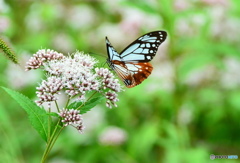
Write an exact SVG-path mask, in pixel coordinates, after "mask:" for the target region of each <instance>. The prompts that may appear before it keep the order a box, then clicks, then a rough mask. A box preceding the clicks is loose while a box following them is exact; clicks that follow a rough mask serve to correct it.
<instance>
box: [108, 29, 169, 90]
mask: <svg viewBox="0 0 240 163" xmlns="http://www.w3.org/2000/svg"><path fill="white" fill-rule="evenodd" d="M166 37H167V33H166V32H165V31H154V32H150V33H147V34H145V35H143V36H141V37H139V38H138V39H137V40H135V41H134V42H132V43H131V44H130V45H129V46H127V47H126V48H125V49H124V50H123V51H122V52H121V53H120V54H118V53H117V52H116V50H115V49H114V48H113V46H112V45H111V43H110V42H109V41H108V39H107V37H106V45H107V52H108V59H107V62H108V64H109V66H110V67H111V68H112V69H113V70H115V72H116V73H117V75H118V76H119V77H120V78H121V79H122V81H123V82H124V84H125V85H126V86H127V87H128V88H131V87H134V86H136V85H138V84H140V83H142V81H143V80H145V79H146V78H147V77H148V76H149V75H150V74H151V72H152V70H153V67H152V65H151V64H150V63H148V62H149V61H151V60H152V59H153V57H154V56H155V55H156V52H157V49H158V47H159V45H160V44H161V43H162V42H164V41H165V39H166Z"/></svg>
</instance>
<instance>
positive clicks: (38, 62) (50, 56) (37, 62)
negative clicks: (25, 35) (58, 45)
mask: <svg viewBox="0 0 240 163" xmlns="http://www.w3.org/2000/svg"><path fill="white" fill-rule="evenodd" d="M62 58H64V55H63V54H62V53H58V52H56V51H53V50H50V49H47V50H46V49H41V50H39V51H38V52H37V53H36V54H33V57H31V58H30V59H29V61H28V62H27V66H26V71H28V70H31V69H38V68H39V67H40V66H42V65H43V63H44V62H45V61H47V60H49V61H50V60H54V59H62Z"/></svg>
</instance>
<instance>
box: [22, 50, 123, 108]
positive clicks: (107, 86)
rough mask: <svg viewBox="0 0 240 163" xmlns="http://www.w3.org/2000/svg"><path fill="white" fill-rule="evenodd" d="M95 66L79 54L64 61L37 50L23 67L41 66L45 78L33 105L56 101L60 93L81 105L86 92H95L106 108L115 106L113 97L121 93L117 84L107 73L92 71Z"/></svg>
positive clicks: (50, 53) (105, 71) (116, 98)
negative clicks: (100, 97)
mask: <svg viewBox="0 0 240 163" xmlns="http://www.w3.org/2000/svg"><path fill="white" fill-rule="evenodd" d="M46 56H48V57H46ZM41 57H42V58H41ZM38 61H39V62H38ZM40 63H41V64H40ZM96 63H97V61H96V60H95V59H94V58H93V57H91V56H89V55H86V54H83V53H82V52H76V53H75V54H74V55H72V56H68V57H64V56H61V54H60V53H57V52H55V51H53V50H39V51H38V52H37V53H36V54H35V55H34V57H32V58H30V60H29V62H27V66H26V69H27V70H30V69H37V68H39V67H40V66H41V68H43V70H45V71H46V72H47V74H48V75H47V76H48V77H47V79H46V80H43V81H42V83H41V84H40V86H39V87H37V96H38V98H39V100H37V101H36V102H37V104H38V105H41V104H43V103H44V102H52V101H56V100H58V98H57V95H58V94H60V91H64V92H65V93H66V94H67V95H68V97H70V98H71V97H78V98H77V100H80V101H83V102H84V101H85V99H86V94H87V93H88V92H90V91H97V92H99V93H100V94H102V95H104V96H105V98H106V99H107V102H106V106H107V107H109V108H111V107H112V105H113V106H117V105H116V102H117V101H119V100H118V94H117V93H118V92H120V91H122V88H121V86H120V84H119V81H118V79H115V78H114V75H113V74H112V73H111V72H110V71H109V70H108V69H106V68H94V66H95V64H96Z"/></svg>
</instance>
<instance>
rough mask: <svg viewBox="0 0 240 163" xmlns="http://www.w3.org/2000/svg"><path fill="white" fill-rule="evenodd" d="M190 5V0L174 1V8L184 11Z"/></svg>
mask: <svg viewBox="0 0 240 163" xmlns="http://www.w3.org/2000/svg"><path fill="white" fill-rule="evenodd" d="M189 7H190V2H189V0H175V1H174V8H175V9H176V10H177V11H184V10H186V9H188V8H189Z"/></svg>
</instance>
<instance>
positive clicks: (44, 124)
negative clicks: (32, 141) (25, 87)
mask: <svg viewBox="0 0 240 163" xmlns="http://www.w3.org/2000/svg"><path fill="white" fill-rule="evenodd" d="M2 88H3V89H4V90H5V91H6V92H7V93H8V94H9V95H10V96H11V97H12V98H14V99H15V100H16V101H17V103H19V104H20V106H21V107H22V108H23V109H24V110H25V111H26V112H27V114H28V116H29V120H30V122H31V124H32V126H33V127H34V128H35V129H36V130H37V132H38V133H39V135H40V136H41V137H42V138H43V139H44V140H45V141H47V136H48V131H49V130H48V122H49V119H48V118H49V116H48V115H47V113H46V111H45V110H44V109H42V108H40V107H39V106H37V105H36V104H35V103H34V102H33V101H31V100H30V99H29V98H28V97H26V96H24V95H23V94H21V93H19V92H16V91H14V90H11V89H8V88H5V87H2Z"/></svg>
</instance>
